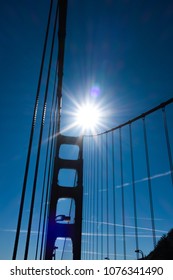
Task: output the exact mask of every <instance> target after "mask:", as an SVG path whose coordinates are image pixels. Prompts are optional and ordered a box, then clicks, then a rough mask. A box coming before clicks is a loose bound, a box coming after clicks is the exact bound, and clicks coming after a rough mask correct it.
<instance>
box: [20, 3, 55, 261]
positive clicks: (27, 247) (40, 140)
mask: <svg viewBox="0 0 173 280" xmlns="http://www.w3.org/2000/svg"><path fill="white" fill-rule="evenodd" d="M57 18H58V5H57V9H56V16H55V22H54V31H53V39H52V45H51V53H50V60H49V66H48V76H47V81H46V90H45V96H44V104H43V110H42V121H41V128H40V134H39V143H38V151H37V159H36V167H35V174H34V183H33V190H32V198H31V205H30V215H29V223H28V231H27V238H26V246H25V254H24V259H25V260H27V257H28V250H29V243H30V236H31V226H32V218H33V210H34V203H35V193H36V185H37V178H38V168H39V161H40V152H41V143H42V137H43V127H44V121H45V114H46V106H47V96H48V88H49V80H50V72H51V65H52V58H53V50H54V42H55V34H56V24H57Z"/></svg>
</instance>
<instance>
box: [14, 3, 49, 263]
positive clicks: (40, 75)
mask: <svg viewBox="0 0 173 280" xmlns="http://www.w3.org/2000/svg"><path fill="white" fill-rule="evenodd" d="M52 6H53V1H51V2H50V8H49V15H48V23H47V29H46V36H45V41H44V47H43V53H42V60H41V67H40V73H39V80H38V86H37V92H36V99H35V105H34V113H33V118H32V126H31V132H30V139H29V146H28V153H27V159H26V166H25V174H24V180H23V188H22V195H21V202H20V209H19V215H18V223H17V229H16V237H15V243H14V250H13V256H12V259H13V260H15V259H16V256H17V251H18V243H19V236H20V230H21V223H22V216H23V208H24V201H25V195H26V185H27V180H28V171H29V165H30V158H31V150H32V143H33V136H34V131H35V123H36V119H37V110H38V103H39V95H40V88H41V80H42V75H43V67H44V64H45V54H46V49H47V43H48V35H49V29H50V20H51V14H52Z"/></svg>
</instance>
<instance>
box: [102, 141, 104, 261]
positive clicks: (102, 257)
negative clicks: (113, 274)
mask: <svg viewBox="0 0 173 280" xmlns="http://www.w3.org/2000/svg"><path fill="white" fill-rule="evenodd" d="M101 140H102V141H101V147H102V153H101V154H102V157H101V176H102V179H101V259H103V217H104V216H103V214H104V213H103V206H104V201H103V192H104V189H103V188H104V184H103V182H104V168H103V163H104V157H103V155H104V142H103V136H101Z"/></svg>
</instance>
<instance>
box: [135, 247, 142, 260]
mask: <svg viewBox="0 0 173 280" xmlns="http://www.w3.org/2000/svg"><path fill="white" fill-rule="evenodd" d="M135 253H137V254H139V253H140V254H141V255H142V259H144V253H143V251H142V250H139V249H136V250H135Z"/></svg>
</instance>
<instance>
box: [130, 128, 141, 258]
mask: <svg viewBox="0 0 173 280" xmlns="http://www.w3.org/2000/svg"><path fill="white" fill-rule="evenodd" d="M129 134H130V156H131V172H132V187H133V209H134V220H135V240H136V250H139V242H138V224H137V207H136V188H135V171H134V155H133V141H132V127H131V123H130V124H129ZM137 258H139V253H137Z"/></svg>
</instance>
